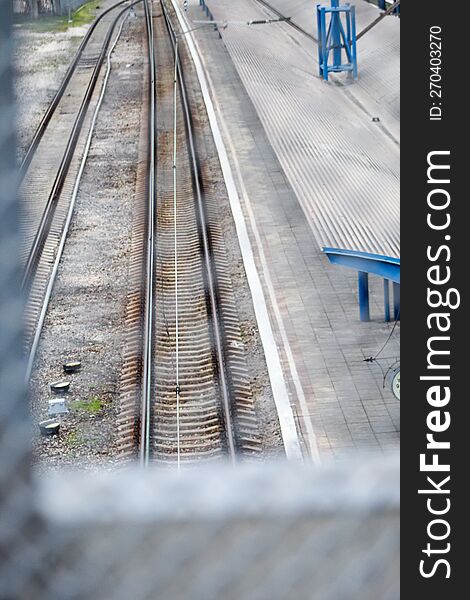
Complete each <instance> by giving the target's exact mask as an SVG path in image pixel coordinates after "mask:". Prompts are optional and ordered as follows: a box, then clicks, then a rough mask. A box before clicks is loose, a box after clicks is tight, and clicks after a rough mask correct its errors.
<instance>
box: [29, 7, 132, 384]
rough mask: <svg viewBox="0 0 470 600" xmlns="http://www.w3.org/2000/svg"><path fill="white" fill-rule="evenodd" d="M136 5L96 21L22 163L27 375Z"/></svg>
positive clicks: (112, 11)
mask: <svg viewBox="0 0 470 600" xmlns="http://www.w3.org/2000/svg"><path fill="white" fill-rule="evenodd" d="M135 4H137V2H134V3H132V4H131V3H128V2H126V1H121V2H118V3H117V4H115V5H113V6H111V7H110V8H109V9H107V10H106V11H105V12H104V13H103V14H102V15H101V16H100V17H99V18H98V19H97V20H96V21H95V22H94V23H93V25H92V26H91V27H90V29H89V31H88V33H87V35H86V36H85V37H84V39H83V40H82V43H81V44H80V46H79V49H78V51H77V53H76V55H75V57H74V59H73V61H72V63H71V65H70V67H69V68H68V70H67V72H66V75H65V77H64V79H63V81H62V84H61V86H60V88H59V90H58V91H57V93H56V94H55V96H54V98H53V100H52V101H51V103H50V105H49V107H48V109H47V111H46V113H45V115H44V117H43V119H42V120H41V123H40V124H39V127H38V129H37V131H36V133H35V135H34V137H33V140H32V142H31V145H30V147H29V149H28V151H27V152H26V154H25V157H24V159H23V161H22V164H21V166H20V180H21V187H20V193H21V196H22V208H23V212H22V219H21V225H20V226H21V233H22V239H23V248H22V260H23V265H24V271H23V280H22V286H23V289H24V291H25V294H26V297H27V301H26V308H25V344H26V351H27V353H28V367H27V373H26V379H27V380H28V379H29V376H30V374H31V370H32V366H33V363H34V358H35V354H36V350H37V346H38V342H39V337H40V333H41V329H42V324H43V321H44V318H45V314H46V310H47V304H48V301H49V297H50V294H51V291H52V285H53V281H54V278H55V274H56V271H57V265H58V260H59V259H60V254H61V252H62V248H63V245H64V243H65V237H66V234H67V230H68V225H69V223H70V217H71V213H72V210H73V204H74V202H75V197H76V193H77V178H79V176H81V172H82V170H83V166H84V158H83V157H84V155H85V152H87V151H88V148H89V143H90V138H91V131H92V126H93V125H94V119H95V118H96V115H93V114H92V111H91V110H90V107H91V106H95V107H96V106H97V105H98V103H101V99H102V95H100V94H101V93H102V92H103V87H102V88H101V90H100V86H99V85H98V84H99V82H100V80H101V77H102V67H103V63H104V61H105V59H106V56H107V55H108V56H109V53H108V51H109V47H110V44H111V40H112V36H113V33H114V32H115V30H116V28H117V25H118V23H119V22H121V23H122V22H123V19H124V16H125V13H126V12H127V11H128V10H129V8H130V6H133V5H135ZM119 33H120V31H119ZM115 41H117V38H116V39H115ZM108 73H109V65H108Z"/></svg>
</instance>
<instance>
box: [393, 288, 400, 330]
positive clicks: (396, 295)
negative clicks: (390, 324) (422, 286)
mask: <svg viewBox="0 0 470 600" xmlns="http://www.w3.org/2000/svg"><path fill="white" fill-rule="evenodd" d="M393 317H394V319H395V321H397V320H398V319H399V318H400V284H399V283H395V282H393Z"/></svg>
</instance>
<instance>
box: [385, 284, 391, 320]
mask: <svg viewBox="0 0 470 600" xmlns="http://www.w3.org/2000/svg"><path fill="white" fill-rule="evenodd" d="M384 312H385V321H386V322H387V323H388V322H389V321H390V286H389V284H388V279H384Z"/></svg>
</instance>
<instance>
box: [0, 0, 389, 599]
mask: <svg viewBox="0 0 470 600" xmlns="http://www.w3.org/2000/svg"><path fill="white" fill-rule="evenodd" d="M0 45H1V48H2V52H1V53H0V599H1V600H36V599H40V600H43V599H44V600H68V599H74V600H78V599H83V600H85V599H87V600H120V599H125V600H130V599H132V600H144V599H148V600H182V599H186V598H187V599H191V600H221V599H222V598H223V599H224V600H232V599H233V600H240V599H250V600H286V599H290V598H295V599H296V600H302V599H307V598H309V599H315V600H330V599H331V600H346V599H351V600H353V599H354V600H357V599H359V598H360V599H361V600H369V599H370V600H382V599H383V600H395V599H396V598H398V547H399V527H398V462H397V459H396V458H395V457H388V458H384V457H375V458H370V457H362V458H361V459H357V460H355V461H353V462H351V463H346V462H344V463H341V464H337V465H331V466H325V467H323V468H322V469H314V468H313V467H311V466H310V467H308V466H301V465H292V464H288V463H279V464H271V463H261V462H258V463H256V464H246V465H244V466H242V467H239V468H233V467H231V466H230V465H219V466H217V467H212V468H210V469H208V468H207V469H202V468H201V469H192V470H189V471H187V472H182V473H181V474H178V473H176V472H174V471H170V470H166V469H159V470H153V469H150V470H148V471H145V472H144V471H141V470H138V469H135V470H121V471H115V472H111V473H99V474H98V473H95V474H91V473H83V472H82V473H57V474H55V475H53V474H51V473H49V474H47V473H43V474H42V475H36V477H35V478H34V477H32V476H31V467H30V427H29V423H28V411H27V401H26V397H25V389H24V384H23V378H24V361H23V358H22V353H21V330H22V324H21V321H22V318H21V311H22V301H21V300H20V295H19V292H18V290H19V286H18V274H19V260H16V257H18V256H19V244H18V242H19V232H18V218H17V213H18V202H17V200H16V196H15V187H16V182H15V172H14V171H15V165H14V160H15V152H13V151H12V148H14V122H15V119H14V115H13V112H14V106H13V93H12V69H11V65H12V57H11V5H10V4H9V3H8V2H1V3H0Z"/></svg>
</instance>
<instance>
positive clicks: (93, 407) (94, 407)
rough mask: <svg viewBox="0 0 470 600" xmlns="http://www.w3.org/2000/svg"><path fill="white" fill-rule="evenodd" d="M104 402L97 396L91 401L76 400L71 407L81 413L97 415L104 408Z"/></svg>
mask: <svg viewBox="0 0 470 600" xmlns="http://www.w3.org/2000/svg"><path fill="white" fill-rule="evenodd" d="M103 406H104V403H103V401H102V400H101V399H100V398H98V397H97V396H93V397H92V398H90V399H89V400H74V401H73V402H71V403H70V407H71V408H73V409H74V410H77V411H79V412H86V413H88V414H89V415H96V414H97V413H99V412H100V410H101V409H102V408H103Z"/></svg>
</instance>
